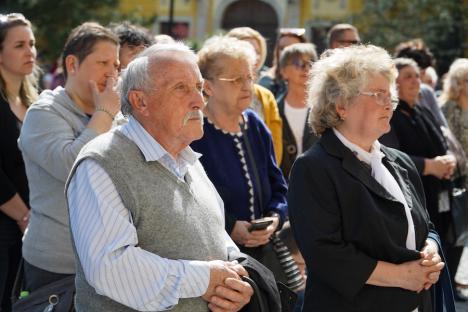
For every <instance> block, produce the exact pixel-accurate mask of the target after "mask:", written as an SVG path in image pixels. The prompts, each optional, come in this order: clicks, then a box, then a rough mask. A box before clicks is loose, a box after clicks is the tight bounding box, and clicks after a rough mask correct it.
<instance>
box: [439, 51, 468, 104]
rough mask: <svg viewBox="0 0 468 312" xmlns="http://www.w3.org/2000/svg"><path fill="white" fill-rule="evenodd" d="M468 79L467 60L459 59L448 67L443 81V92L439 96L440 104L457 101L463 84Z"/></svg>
mask: <svg viewBox="0 0 468 312" xmlns="http://www.w3.org/2000/svg"><path fill="white" fill-rule="evenodd" d="M465 79H468V59H466V58H459V59H457V60H455V62H453V63H452V65H450V69H449V71H448V73H447V75H446V77H445V80H444V90H443V92H442V95H441V98H440V99H441V103H442V104H445V103H446V102H447V101H457V100H458V98H459V97H460V93H461V91H462V90H463V83H464V81H463V80H465Z"/></svg>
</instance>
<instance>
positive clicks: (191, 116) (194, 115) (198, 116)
mask: <svg viewBox="0 0 468 312" xmlns="http://www.w3.org/2000/svg"><path fill="white" fill-rule="evenodd" d="M191 119H199V120H200V122H201V123H202V124H203V113H202V111H201V110H194V111H191V112H188V113H187V114H186V115H185V117H184V121H183V123H182V124H183V125H184V126H185V125H186V124H187V122H188V121H189V120H191Z"/></svg>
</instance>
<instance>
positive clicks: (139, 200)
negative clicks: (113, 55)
mask: <svg viewBox="0 0 468 312" xmlns="http://www.w3.org/2000/svg"><path fill="white" fill-rule="evenodd" d="M122 79H123V80H122V86H121V98H122V112H123V113H124V114H126V115H129V122H128V124H126V125H123V126H121V127H118V128H116V129H114V130H112V131H110V132H108V133H106V134H104V135H101V136H99V137H97V138H96V139H94V140H92V141H91V142H90V143H89V144H87V145H86V146H85V147H84V148H83V149H82V151H81V152H80V154H79V156H78V158H77V160H76V162H75V164H74V166H73V169H72V172H71V174H70V177H69V180H68V183H67V189H66V194H67V199H68V205H69V211H70V226H71V233H72V237H73V243H74V249H75V254H76V260H77V261H76V263H77V273H76V300H75V302H76V310H77V311H86V312H92V311H113V312H117V311H132V310H139V311H163V310H169V309H172V311H190V312H198V311H200V312H201V311H208V309H210V310H211V311H219V312H221V311H226V312H227V311H238V310H240V309H241V308H242V307H243V306H244V305H245V304H247V303H248V302H249V300H250V297H251V296H252V294H253V290H252V288H251V287H250V285H249V284H248V283H246V282H244V281H242V280H241V276H242V275H246V274H247V272H246V271H245V269H244V268H243V267H242V266H240V265H239V264H237V263H235V262H228V261H227V259H228V254H229V252H230V251H232V250H237V247H236V246H235V244H234V243H233V242H232V240H231V239H230V237H229V236H228V235H227V233H226V232H225V230H224V215H223V213H224V209H223V202H222V200H221V199H220V197H219V195H218V193H217V191H216V189H215V187H214V186H213V184H212V183H211V182H210V180H209V179H208V177H207V175H206V173H205V171H204V169H203V167H202V165H201V164H200V162H199V161H198V158H199V157H200V156H201V155H199V154H197V153H195V152H194V151H192V150H191V148H190V147H189V144H190V143H191V142H192V141H194V140H197V139H199V138H201V137H202V135H203V129H202V122H203V118H202V117H203V116H202V113H201V109H202V108H203V106H204V102H203V95H202V91H203V79H202V76H201V74H200V71H199V69H198V67H197V62H196V55H195V54H194V53H193V52H192V51H191V50H190V49H189V48H188V47H186V46H185V45H183V44H162V45H154V46H151V47H149V48H148V49H146V50H145V51H144V52H143V53H142V54H141V55H140V56H138V57H137V58H136V59H134V60H133V61H132V62H131V63H130V64H129V65H128V67H127V69H126V71H125V72H124V73H123V76H122Z"/></svg>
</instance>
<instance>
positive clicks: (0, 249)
mask: <svg viewBox="0 0 468 312" xmlns="http://www.w3.org/2000/svg"><path fill="white" fill-rule="evenodd" d="M35 68H36V48H35V39H34V35H33V33H32V29H31V24H30V22H29V21H28V20H26V19H25V18H24V16H23V15H21V14H8V15H0V147H1V148H0V301H1V309H0V310H5V311H10V309H11V307H10V294H11V289H12V286H13V281H14V277H15V275H16V271H17V269H18V264H19V261H20V259H21V237H22V233H23V232H24V231H25V229H26V227H27V225H28V220H29V208H28V201H29V200H28V196H29V190H28V182H27V179H26V172H25V168H24V163H23V158H22V156H21V153H20V151H19V149H18V145H17V140H18V137H19V133H20V128H21V123H22V121H23V118H24V116H25V114H26V110H27V108H28V106H29V105H30V104H31V103H32V102H33V101H34V100H35V98H36V97H37V91H36V84H35V82H36V79H34V78H35V75H34V74H33V72H34V71H35Z"/></svg>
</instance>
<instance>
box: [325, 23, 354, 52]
mask: <svg viewBox="0 0 468 312" xmlns="http://www.w3.org/2000/svg"><path fill="white" fill-rule="evenodd" d="M349 30H350V31H354V32H355V33H356V34H357V33H358V30H357V29H356V27H354V26H353V25H351V24H336V25H334V26H333V27H332V28H330V30H329V31H328V34H327V39H328V47H330V46H331V44H332V43H333V42H335V41H339V40H340V39H341V38H342V36H343V33H344V32H345V31H349Z"/></svg>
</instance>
